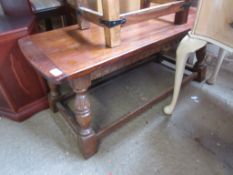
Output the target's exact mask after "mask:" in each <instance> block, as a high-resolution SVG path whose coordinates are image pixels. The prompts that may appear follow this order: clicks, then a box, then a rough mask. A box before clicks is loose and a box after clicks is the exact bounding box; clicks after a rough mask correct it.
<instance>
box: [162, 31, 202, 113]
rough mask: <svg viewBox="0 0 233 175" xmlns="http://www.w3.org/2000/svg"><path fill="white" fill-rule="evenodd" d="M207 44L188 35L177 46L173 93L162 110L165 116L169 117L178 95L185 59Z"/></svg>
mask: <svg viewBox="0 0 233 175" xmlns="http://www.w3.org/2000/svg"><path fill="white" fill-rule="evenodd" d="M206 44H207V43H206V42H205V41H201V40H198V39H193V38H191V37H190V36H189V35H187V36H186V37H184V39H183V40H182V41H181V43H180V45H179V46H178V49H177V52H176V73H175V84H174V92H173V97H172V101H171V103H170V105H168V106H166V107H165V108H164V113H165V114H166V115H171V114H172V112H173V110H174V108H175V106H176V103H177V99H178V96H179V93H180V87H181V83H182V79H183V74H184V69H185V65H186V62H187V58H188V56H189V54H190V53H192V52H195V51H196V50H199V49H200V48H202V47H204V46H205V45H206Z"/></svg>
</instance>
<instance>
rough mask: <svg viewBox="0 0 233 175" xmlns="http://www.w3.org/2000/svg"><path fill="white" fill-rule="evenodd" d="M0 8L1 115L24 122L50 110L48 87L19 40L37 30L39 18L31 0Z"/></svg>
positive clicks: (8, 0) (7, 0)
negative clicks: (36, 114) (43, 111)
mask: <svg viewBox="0 0 233 175" xmlns="http://www.w3.org/2000/svg"><path fill="white" fill-rule="evenodd" d="M0 5H1V6H2V9H3V12H4V13H3V14H2V15H0V87H1V88H0V116H1V117H7V118H10V119H12V120H16V121H23V120H25V119H27V118H29V117H31V116H32V115H33V114H34V113H36V112H39V111H41V110H42V109H45V108H47V107H48V101H47V97H46V96H47V87H46V84H45V82H44V81H43V79H42V78H41V77H40V76H38V74H37V73H36V72H35V71H34V69H33V68H32V66H31V65H29V63H28V62H27V61H26V59H25V57H24V56H23V54H22V52H21V51H20V49H19V46H18V39H20V38H22V37H25V36H26V35H29V34H31V33H33V32H34V31H35V17H34V15H33V14H32V11H31V8H30V4H29V1H28V0H17V1H15V0H0Z"/></svg>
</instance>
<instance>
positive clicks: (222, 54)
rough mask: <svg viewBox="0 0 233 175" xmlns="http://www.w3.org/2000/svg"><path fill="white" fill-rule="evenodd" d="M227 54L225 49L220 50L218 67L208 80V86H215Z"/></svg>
mask: <svg viewBox="0 0 233 175" xmlns="http://www.w3.org/2000/svg"><path fill="white" fill-rule="evenodd" d="M226 53H227V52H226V51H225V50H224V49H222V48H220V49H219V52H218V62H217V65H216V67H215V69H214V72H213V73H212V75H211V76H210V78H209V79H208V80H207V83H208V84H210V85H213V84H215V82H216V79H217V76H218V73H219V71H220V68H221V65H222V62H223V60H224V57H225V56H226Z"/></svg>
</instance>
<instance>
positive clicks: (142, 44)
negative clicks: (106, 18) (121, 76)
mask: <svg viewBox="0 0 233 175" xmlns="http://www.w3.org/2000/svg"><path fill="white" fill-rule="evenodd" d="M191 14H192V15H191V16H190V20H189V22H188V23H187V24H184V25H179V26H175V25H173V23H172V21H173V16H174V15H169V16H166V17H162V18H160V20H157V19H152V20H149V21H144V22H141V23H139V24H134V25H130V26H126V27H125V28H123V29H122V44H121V45H120V46H119V47H116V48H106V47H105V43H104V31H103V29H102V28H101V27H98V26H96V25H92V26H91V27H90V29H88V30H78V26H77V25H74V26H71V27H67V28H64V29H58V30H55V31H51V32H46V33H41V34H36V35H32V36H28V37H25V38H23V39H21V40H20V41H19V43H20V47H21V49H22V51H23V53H24V55H25V56H26V58H27V59H28V61H29V62H30V63H31V64H32V65H33V66H34V67H35V68H36V69H37V70H39V71H40V73H41V74H42V75H43V76H44V77H46V78H47V79H48V80H50V81H53V82H56V83H61V81H62V80H65V79H66V80H72V79H75V78H78V77H81V76H84V75H86V74H90V73H91V72H94V71H95V70H98V69H100V68H101V67H103V66H105V65H109V64H112V63H115V62H118V61H121V60H126V59H127V58H129V57H132V56H134V55H137V53H143V54H145V55H144V57H146V56H150V55H151V54H153V53H154V52H153V50H156V51H155V52H158V50H159V49H158V46H162V44H164V43H166V42H169V41H171V40H172V39H173V38H175V37H178V36H183V34H184V33H186V32H187V31H188V30H189V29H190V28H191V26H192V24H193V21H194V11H193V10H192V12H191ZM38 48H39V49H38ZM145 51H147V52H145ZM147 54H148V55H147ZM54 68H55V69H58V70H60V71H61V75H59V76H53V75H52V74H51V73H50V71H51V70H52V69H54Z"/></svg>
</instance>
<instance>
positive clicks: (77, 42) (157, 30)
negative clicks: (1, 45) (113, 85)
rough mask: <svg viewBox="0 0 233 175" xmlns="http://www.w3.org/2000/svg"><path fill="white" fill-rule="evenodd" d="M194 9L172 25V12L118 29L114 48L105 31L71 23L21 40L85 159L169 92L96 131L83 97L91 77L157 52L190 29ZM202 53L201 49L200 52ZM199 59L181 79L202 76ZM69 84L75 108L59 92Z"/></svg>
mask: <svg viewBox="0 0 233 175" xmlns="http://www.w3.org/2000/svg"><path fill="white" fill-rule="evenodd" d="M194 18H195V11H194V10H191V12H190V15H189V21H188V23H186V24H183V25H174V24H173V21H174V15H169V16H165V17H163V18H160V19H153V20H148V21H144V22H141V23H138V24H134V25H129V26H127V27H125V28H122V32H121V35H122V36H121V38H122V43H121V45H120V46H118V47H115V48H106V47H105V41H104V30H103V29H102V28H101V27H98V26H96V25H91V27H90V29H88V30H83V31H81V30H79V29H78V26H77V25H75V26H71V27H67V28H64V29H58V30H54V31H50V32H46V33H41V34H37V35H32V36H29V37H26V38H24V39H21V40H20V41H19V44H20V47H21V49H22V51H23V53H24V55H25V56H26V58H27V60H28V61H29V62H30V63H31V64H32V65H33V66H34V68H35V69H36V70H37V71H38V72H40V74H41V75H42V76H43V77H44V78H46V79H47V81H48V83H49V86H50V90H51V92H50V94H49V101H50V107H51V109H52V110H53V111H54V112H56V111H60V112H61V113H62V114H63V115H64V116H65V118H66V119H67V121H68V123H69V124H70V126H71V127H72V129H73V130H74V131H75V133H76V134H77V136H78V138H79V147H80V150H81V152H82V154H83V156H84V157H85V158H88V157H90V156H92V155H93V154H94V153H96V152H97V145H98V141H99V140H100V139H101V138H103V137H104V136H106V135H107V134H109V133H111V132H112V131H114V130H115V129H117V128H119V127H120V126H122V125H123V124H124V123H126V122H127V121H129V120H130V119H132V118H134V117H136V116H137V115H138V114H141V113H142V112H144V111H145V110H146V109H148V108H150V107H151V106H152V105H154V104H156V103H158V102H159V101H161V100H162V99H164V98H165V97H167V96H168V95H169V94H171V93H172V90H173V88H172V87H169V88H168V89H167V90H165V91H164V92H163V93H162V94H161V95H159V96H158V97H156V98H155V99H153V100H151V101H150V102H149V103H147V104H145V105H144V106H142V107H140V108H138V109H136V110H135V111H132V112H130V113H129V114H126V115H125V116H123V117H122V118H120V119H119V120H118V121H115V122H113V123H112V124H110V125H109V126H107V127H105V128H102V129H99V130H98V131H94V130H93V128H92V127H91V123H92V115H91V108H90V102H89V100H88V97H87V92H88V88H89V87H90V86H91V82H92V80H95V79H98V78H100V77H103V76H105V75H108V74H110V73H111V72H114V71H116V70H119V69H121V68H124V67H126V66H129V65H132V64H134V63H136V62H139V61H140V60H144V59H146V58H148V57H149V56H151V55H153V54H155V53H158V52H160V51H161V50H162V49H163V47H164V46H165V45H167V44H169V43H170V42H172V41H174V40H176V39H180V38H182V37H183V36H184V35H185V34H186V33H187V32H188V31H189V30H190V28H191V27H192V25H193V21H194ZM199 52H200V51H199ZM198 60H199V61H198V63H197V64H196V66H195V68H194V69H192V71H193V72H194V73H193V74H192V75H191V76H188V77H186V79H185V80H184V83H186V82H188V81H190V80H193V79H195V78H198V77H201V76H202V71H201V70H203V69H204V66H203V64H202V60H203V55H202V54H200V53H199V54H198ZM64 82H68V83H69V85H70V86H71V88H72V89H73V92H74V93H75V95H76V97H75V112H72V111H71V110H70V109H68V107H67V105H66V104H65V103H64V100H67V98H68V97H70V96H71V95H66V94H65V95H61V94H60V93H61V92H59V91H58V88H57V85H59V84H62V83H64Z"/></svg>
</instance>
